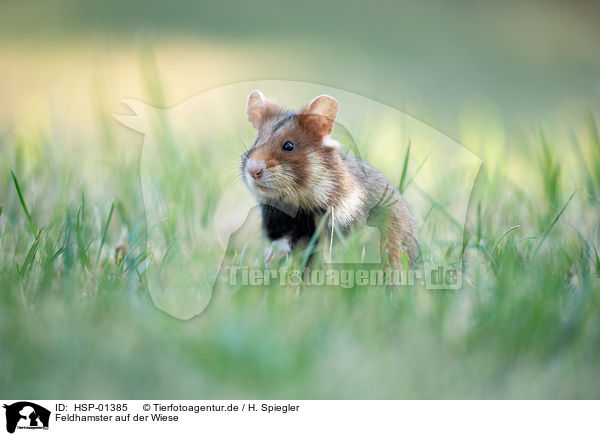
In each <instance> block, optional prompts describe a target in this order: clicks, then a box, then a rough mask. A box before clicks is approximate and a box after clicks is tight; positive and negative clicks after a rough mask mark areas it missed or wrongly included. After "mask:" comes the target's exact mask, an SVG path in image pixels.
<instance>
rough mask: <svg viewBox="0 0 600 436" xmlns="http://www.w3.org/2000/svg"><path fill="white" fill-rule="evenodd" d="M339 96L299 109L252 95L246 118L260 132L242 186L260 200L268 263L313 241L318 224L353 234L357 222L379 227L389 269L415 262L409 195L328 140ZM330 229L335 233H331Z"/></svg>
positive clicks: (244, 164)
mask: <svg viewBox="0 0 600 436" xmlns="http://www.w3.org/2000/svg"><path fill="white" fill-rule="evenodd" d="M338 109H339V105H338V102H337V100H336V99H335V98H333V97H331V96H329V95H320V96H318V97H316V98H314V99H313V100H312V101H310V102H309V103H307V104H306V105H305V106H304V107H302V108H301V109H300V110H299V111H297V112H296V111H292V110H289V109H286V108H285V107H283V106H281V105H279V104H278V103H277V102H275V101H273V100H271V99H268V98H266V97H265V96H264V95H263V93H262V92H261V91H259V90H253V91H251V92H250V94H249V95H248V101H247V104H246V116H247V118H248V121H250V123H251V124H252V126H254V128H255V129H256V130H257V138H256V141H255V143H254V145H253V146H252V147H251V148H250V149H248V150H247V151H246V152H245V153H244V154H243V155H242V158H241V162H240V175H241V178H242V181H243V183H244V184H245V185H246V186H247V187H248V189H249V190H250V191H251V193H252V194H253V195H254V196H255V197H256V199H257V201H258V203H259V205H260V208H261V215H262V224H263V229H264V231H265V233H266V235H267V237H268V238H269V239H270V240H271V241H273V244H272V245H271V247H270V248H268V249H267V251H266V253H265V254H266V261H267V262H270V260H271V259H272V258H273V257H274V255H275V254H279V255H280V256H283V255H285V254H288V253H290V252H291V251H292V250H293V249H294V247H295V246H296V245H297V244H298V242H300V241H302V240H306V241H308V240H310V238H311V237H312V236H313V234H314V233H315V231H316V229H317V226H318V223H319V220H320V218H322V217H323V216H324V215H325V214H326V213H328V212H329V214H330V215H329V218H328V223H329V221H331V217H333V222H334V225H335V226H336V227H337V228H338V229H341V230H342V232H344V233H345V234H349V233H350V232H351V231H352V230H353V229H354V228H356V226H358V225H361V224H362V225H364V224H367V225H370V226H377V227H379V230H380V233H381V245H380V246H381V251H382V253H381V255H382V258H384V259H385V261H386V264H387V265H388V266H396V267H399V266H402V265H403V264H405V263H404V262H405V259H406V260H408V263H409V264H412V263H413V262H414V260H415V258H416V256H417V251H418V249H417V242H416V237H415V233H416V232H415V224H414V220H413V216H412V213H411V211H410V209H409V207H408V205H407V204H406V202H405V200H404V198H403V197H402V195H401V194H400V192H399V191H398V189H397V188H396V186H395V185H394V184H393V183H391V182H390V181H389V180H388V179H387V178H386V177H385V176H384V175H383V174H381V173H380V172H379V171H377V170H376V169H375V168H373V167H372V166H371V165H369V164H367V163H366V162H363V161H362V160H360V159H358V158H357V157H355V156H353V155H350V154H348V153H346V152H345V151H342V150H340V148H339V143H338V142H337V141H335V140H333V139H332V138H331V137H330V134H331V132H332V130H333V128H334V124H335V119H336V117H337V114H338ZM329 231H331V228H329Z"/></svg>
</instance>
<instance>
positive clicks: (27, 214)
mask: <svg viewBox="0 0 600 436" xmlns="http://www.w3.org/2000/svg"><path fill="white" fill-rule="evenodd" d="M10 174H11V175H12V179H13V182H14V183H15V188H16V189H17V194H19V200H20V201H21V206H23V210H24V211H25V215H26V216H27V221H28V222H29V227H30V228H31V233H33V236H34V237H37V232H36V231H35V225H34V224H33V219H32V218H31V214H30V213H29V209H27V204H26V203H25V199H24V198H23V193H22V192H21V186H20V185H19V181H18V180H17V176H15V173H14V172H13V170H10Z"/></svg>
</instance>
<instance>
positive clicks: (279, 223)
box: [260, 204, 316, 248]
mask: <svg viewBox="0 0 600 436" xmlns="http://www.w3.org/2000/svg"><path fill="white" fill-rule="evenodd" d="M260 209H261V214H262V224H263V229H264V230H265V233H266V234H267V237H268V238H269V239H271V240H276V239H280V238H283V237H284V236H287V237H289V238H290V244H291V247H292V248H293V247H294V246H295V245H296V244H297V243H298V241H300V240H301V239H303V238H308V239H310V238H311V237H312V235H313V234H314V233H315V231H316V224H315V220H316V213H315V212H313V211H306V210H304V209H298V211H297V212H296V216H291V215H289V214H287V213H286V212H284V211H283V210H281V209H279V208H277V207H275V206H271V205H268V204H261V205H260Z"/></svg>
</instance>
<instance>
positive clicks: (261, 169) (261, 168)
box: [246, 159, 266, 179]
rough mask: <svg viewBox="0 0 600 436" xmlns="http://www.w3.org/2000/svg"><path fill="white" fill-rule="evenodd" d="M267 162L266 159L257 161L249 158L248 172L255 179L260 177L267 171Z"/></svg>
mask: <svg viewBox="0 0 600 436" xmlns="http://www.w3.org/2000/svg"><path fill="white" fill-rule="evenodd" d="M265 167H266V165H265V162H264V161H256V160H254V159H250V160H248V164H247V166H246V168H247V170H248V174H250V177H252V178H253V179H260V178H261V177H262V176H263V174H264V173H265Z"/></svg>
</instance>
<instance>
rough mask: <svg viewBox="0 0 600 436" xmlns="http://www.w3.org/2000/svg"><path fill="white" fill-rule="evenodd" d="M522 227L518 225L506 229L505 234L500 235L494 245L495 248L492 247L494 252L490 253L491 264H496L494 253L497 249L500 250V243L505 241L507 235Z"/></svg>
mask: <svg viewBox="0 0 600 436" xmlns="http://www.w3.org/2000/svg"><path fill="white" fill-rule="evenodd" d="M519 227H520V225H519V224H517V225H516V226H513V227H511V228H510V229H506V230H505V231H504V233H502V235H500V237H499V238H498V239H497V240H496V242H495V243H494V246H493V247H492V251H491V252H490V262H491V263H494V252H495V251H496V248H498V244H499V243H500V241H502V239H504V238H505V237H506V235H508V234H509V233H510V232H512V231H513V230H515V229H518V228H519Z"/></svg>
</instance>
